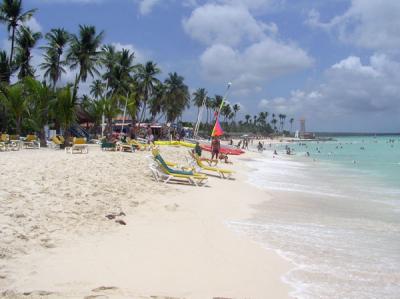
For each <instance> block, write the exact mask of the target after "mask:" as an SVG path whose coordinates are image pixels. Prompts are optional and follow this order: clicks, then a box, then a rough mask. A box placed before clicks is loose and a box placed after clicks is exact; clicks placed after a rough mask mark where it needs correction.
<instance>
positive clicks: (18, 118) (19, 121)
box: [15, 116, 21, 136]
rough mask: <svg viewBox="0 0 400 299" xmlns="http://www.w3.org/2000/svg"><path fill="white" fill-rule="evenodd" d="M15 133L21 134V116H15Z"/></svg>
mask: <svg viewBox="0 0 400 299" xmlns="http://www.w3.org/2000/svg"><path fill="white" fill-rule="evenodd" d="M15 125H16V130H17V135H18V136H19V135H21V116H17V117H16V120H15Z"/></svg>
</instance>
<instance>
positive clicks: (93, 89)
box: [90, 79, 106, 100]
mask: <svg viewBox="0 0 400 299" xmlns="http://www.w3.org/2000/svg"><path fill="white" fill-rule="evenodd" d="M105 88H106V86H105V84H104V83H103V81H101V80H99V79H97V80H94V81H93V82H92V84H91V85H90V94H91V95H92V96H93V97H94V98H95V99H97V100H99V99H100V98H101V97H102V96H103V95H104V90H105Z"/></svg>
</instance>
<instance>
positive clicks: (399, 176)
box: [281, 136, 400, 187]
mask: <svg viewBox="0 0 400 299" xmlns="http://www.w3.org/2000/svg"><path fill="white" fill-rule="evenodd" d="M334 139H335V140H334V141H327V142H318V143H317V142H311V143H301V144H299V143H297V144H296V143H294V144H293V145H290V147H291V148H293V149H294V150H295V153H296V154H299V155H301V154H305V153H306V152H307V151H308V152H309V153H310V154H311V156H312V157H314V158H316V159H320V160H323V161H330V162H333V163H336V164H338V165H341V166H344V167H351V168H352V169H354V168H357V169H359V170H361V171H364V172H365V174H366V175H369V176H371V177H372V178H376V179H378V180H382V181H384V182H386V183H387V184H388V185H391V184H393V185H394V186H396V187H400V136H381V137H365V136H357V137H335V138H334ZM281 147H282V146H281ZM352 164H353V165H352Z"/></svg>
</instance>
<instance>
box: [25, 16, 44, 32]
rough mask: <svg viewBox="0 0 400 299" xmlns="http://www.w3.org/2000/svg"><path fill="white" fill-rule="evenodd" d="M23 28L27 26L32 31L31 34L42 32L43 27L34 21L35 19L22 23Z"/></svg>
mask: <svg viewBox="0 0 400 299" xmlns="http://www.w3.org/2000/svg"><path fill="white" fill-rule="evenodd" d="M24 25H25V26H28V27H29V28H31V29H32V31H33V32H42V31H43V27H42V25H40V23H39V22H38V21H37V20H36V18H35V17H32V18H30V19H29V20H28V21H26V22H25V23H24Z"/></svg>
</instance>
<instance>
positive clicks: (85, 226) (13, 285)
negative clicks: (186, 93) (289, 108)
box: [0, 147, 290, 299]
mask: <svg viewBox="0 0 400 299" xmlns="http://www.w3.org/2000/svg"><path fill="white" fill-rule="evenodd" d="M161 151H162V154H163V155H164V156H165V157H166V158H167V159H168V160H171V161H181V162H183V161H184V159H182V157H183V156H184V155H185V153H186V152H187V149H184V148H171V147H169V148H168V147H163V148H161ZM148 154H149V152H136V153H134V154H130V153H119V152H101V151H100V150H99V149H97V147H96V148H91V149H90V152H89V154H88V155H68V154H65V153H64V152H63V151H54V150H50V149H41V150H32V151H29V150H23V151H20V152H6V153H1V155H0V161H1V165H2V168H1V171H0V184H1V186H3V187H2V189H1V191H0V215H1V218H0V225H1V231H0V239H1V242H0V250H1V252H0V254H1V255H0V258H1V259H0V263H1V264H0V265H1V268H0V290H1V292H0V293H1V294H2V297H5V298H27V297H26V296H30V297H29V298H42V297H45V298H65V297H67V298H199V299H200V298H288V297H289V295H288V293H289V287H288V286H287V285H285V284H284V283H283V282H282V281H281V276H282V275H283V274H284V273H285V272H287V271H288V270H289V269H290V265H289V264H288V263H287V262H286V261H285V260H283V259H282V258H281V257H279V256H278V255H277V254H276V253H274V252H272V251H268V250H266V249H264V248H262V247H261V246H260V245H259V244H256V243H254V242H252V241H251V240H249V239H246V237H244V236H241V235H237V234H235V233H234V232H232V231H230V230H229V229H228V228H227V226H226V222H227V221H229V220H239V219H245V218H246V217H249V215H251V212H252V210H251V205H252V204H255V203H257V200H260V199H262V200H265V199H266V198H268V197H267V196H268V195H267V194H266V193H265V192H264V191H261V190H258V189H256V188H254V187H252V186H250V185H248V184H247V183H246V182H245V181H246V171H249V170H246V167H245V166H244V162H243V161H242V160H243V159H248V158H249V157H251V155H252V154H251V153H250V154H246V155H244V156H241V157H235V158H234V162H235V164H234V165H233V166H229V165H228V166H226V167H232V168H234V169H235V170H236V171H237V173H236V174H235V178H236V179H235V180H221V179H219V178H215V177H211V178H210V180H209V181H210V182H209V186H208V187H201V188H196V187H192V186H185V185H176V184H168V185H163V184H157V183H156V182H155V181H153V179H152V178H151V176H150V172H149V171H148V169H147V164H148V161H147V160H146V158H145V156H146V155H148ZM221 166H222V165H221ZM223 166H224V167H225V165H223ZM121 212H122V214H121V216H117V217H116V219H120V220H123V221H124V222H125V223H126V225H120V224H118V223H116V222H115V219H112V220H109V219H107V218H106V217H105V216H106V215H108V214H116V215H119V214H120V213H121ZM125 215H126V216H125ZM24 293H25V295H24Z"/></svg>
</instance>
